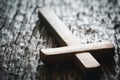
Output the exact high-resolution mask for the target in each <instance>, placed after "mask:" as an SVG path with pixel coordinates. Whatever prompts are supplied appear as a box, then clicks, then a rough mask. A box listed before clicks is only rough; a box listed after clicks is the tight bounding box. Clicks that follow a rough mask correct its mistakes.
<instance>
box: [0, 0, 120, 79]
mask: <svg viewBox="0 0 120 80" xmlns="http://www.w3.org/2000/svg"><path fill="white" fill-rule="evenodd" d="M119 1H120V0H0V80H84V79H81V78H82V76H81V73H80V72H78V70H77V68H76V67H75V66H74V65H73V64H72V63H65V64H64V63H63V64H55V65H49V66H48V65H44V64H43V63H42V62H41V60H40V58H39V51H40V49H41V48H51V47H56V46H58V45H57V43H56V42H55V41H54V39H53V38H52V37H51V36H50V35H49V33H48V32H47V31H46V29H44V26H43V25H41V21H39V20H38V16H37V15H38V10H39V9H40V8H41V7H45V6H48V7H50V8H52V9H53V10H54V11H55V13H56V14H57V16H59V18H60V19H61V20H62V21H63V22H64V23H65V25H66V26H67V27H68V28H69V30H70V31H71V32H72V33H73V34H74V35H75V36H77V37H79V40H80V42H81V43H82V44H83V43H92V42H99V41H105V40H110V41H111V42H112V43H113V44H114V46H115V56H114V61H115V62H113V63H109V64H104V65H103V66H102V69H103V74H102V75H101V78H100V79H101V80H118V79H119V78H120V76H119V73H120V69H119V68H120V65H119V54H120V37H119V35H120V27H119V25H120V24H119V23H120V17H119V15H120V13H119V10H120V7H119V6H120V2H119ZM63 65H64V66H63ZM92 80H93V79H92ZM97 80H98V79H97Z"/></svg>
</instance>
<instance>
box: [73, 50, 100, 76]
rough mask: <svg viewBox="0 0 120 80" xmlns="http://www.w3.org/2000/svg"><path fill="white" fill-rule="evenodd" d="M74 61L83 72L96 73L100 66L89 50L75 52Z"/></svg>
mask: <svg viewBox="0 0 120 80" xmlns="http://www.w3.org/2000/svg"><path fill="white" fill-rule="evenodd" d="M74 63H75V65H76V66H77V68H78V69H79V70H82V72H83V73H84V74H87V73H94V72H95V73H96V72H97V71H99V70H100V66H101V65H100V64H99V62H98V61H97V60H96V59H95V58H94V57H93V56H92V55H91V54H90V53H89V52H84V53H78V54H75V57H74Z"/></svg>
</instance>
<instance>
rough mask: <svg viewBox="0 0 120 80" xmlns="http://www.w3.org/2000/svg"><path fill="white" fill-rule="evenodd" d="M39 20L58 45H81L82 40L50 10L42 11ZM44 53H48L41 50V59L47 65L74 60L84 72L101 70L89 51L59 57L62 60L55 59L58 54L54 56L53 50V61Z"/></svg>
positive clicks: (43, 9)
mask: <svg viewBox="0 0 120 80" xmlns="http://www.w3.org/2000/svg"><path fill="white" fill-rule="evenodd" d="M39 18H40V20H41V22H42V23H43V24H44V25H45V27H46V29H47V30H48V31H49V33H50V34H51V35H52V36H53V37H54V38H55V40H56V41H57V43H58V44H60V45H61V46H72V45H79V44H80V40H79V39H78V38H77V37H76V36H74V35H73V34H72V33H71V32H70V31H69V30H68V28H67V27H66V26H65V25H64V24H63V23H62V21H61V20H60V19H59V18H58V17H57V16H56V14H55V13H54V12H53V11H52V10H51V9H50V8H42V9H40V11H39ZM110 48H113V46H111V47H110ZM74 51H75V50H73V52H74ZM84 51H85V50H84ZM44 52H46V50H41V53H43V54H41V55H40V57H41V60H42V61H43V62H45V63H52V62H54V61H58V62H61V61H66V60H70V59H73V58H74V60H75V63H76V64H77V65H78V66H79V68H80V69H81V70H83V71H84V72H86V71H96V70H99V69H100V64H99V62H98V61H97V60H96V59H95V58H94V57H93V56H92V55H91V54H90V53H89V52H87V50H86V51H85V52H82V51H81V52H80V53H75V52H74V54H67V55H66V54H65V55H64V54H63V55H60V54H59V55H57V56H59V57H60V56H61V57H62V59H58V58H59V57H55V56H56V54H54V53H55V52H54V50H53V51H51V52H52V53H51V54H52V56H51V57H50V59H51V58H53V59H51V60H50V59H49V57H47V56H46V54H44ZM48 52H49V51H48ZM62 52H64V51H62V50H61V51H60V53H62ZM68 52H69V51H68ZM68 52H67V53H68ZM48 55H49V54H48ZM54 55H55V56H54ZM49 61H50V62H49Z"/></svg>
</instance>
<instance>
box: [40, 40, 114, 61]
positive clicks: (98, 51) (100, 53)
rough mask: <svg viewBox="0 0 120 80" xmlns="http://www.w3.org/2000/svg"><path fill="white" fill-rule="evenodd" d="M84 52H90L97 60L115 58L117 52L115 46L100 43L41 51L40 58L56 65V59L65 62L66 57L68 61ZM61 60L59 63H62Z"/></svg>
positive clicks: (108, 43)
mask: <svg viewBox="0 0 120 80" xmlns="http://www.w3.org/2000/svg"><path fill="white" fill-rule="evenodd" d="M96 46H97V47H96ZM82 52H90V53H91V54H92V55H93V56H94V57H95V58H96V59H102V58H104V57H111V56H114V53H115V50H114V46H113V44H112V43H110V42H98V43H90V44H82V45H73V46H66V47H59V48H49V49H41V52H40V55H41V56H40V58H41V59H42V61H44V62H47V61H49V62H52V61H53V63H54V62H56V59H55V58H57V59H59V58H63V59H60V60H61V61H64V60H65V59H64V58H65V57H66V58H67V59H68V57H70V58H71V56H72V55H75V54H76V53H82ZM59 56H60V57H59ZM46 60H47V61H46ZM60 60H59V62H61V61H60Z"/></svg>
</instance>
